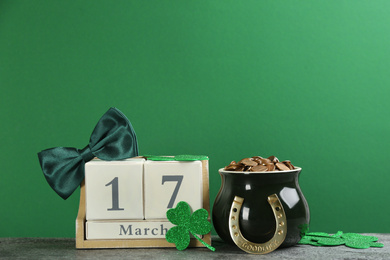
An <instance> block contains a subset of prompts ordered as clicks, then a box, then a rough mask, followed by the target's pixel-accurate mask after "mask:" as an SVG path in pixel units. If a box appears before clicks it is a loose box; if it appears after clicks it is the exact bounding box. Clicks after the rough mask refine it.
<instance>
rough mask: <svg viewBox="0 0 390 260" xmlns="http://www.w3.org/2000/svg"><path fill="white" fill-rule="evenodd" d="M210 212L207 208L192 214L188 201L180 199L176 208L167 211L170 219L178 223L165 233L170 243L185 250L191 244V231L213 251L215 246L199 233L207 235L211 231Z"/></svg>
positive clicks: (173, 222)
mask: <svg viewBox="0 0 390 260" xmlns="http://www.w3.org/2000/svg"><path fill="white" fill-rule="evenodd" d="M208 216H209V213H208V212H207V210H205V209H198V210H196V211H195V212H194V213H193V214H192V215H191V208H190V206H189V205H188V203H187V202H184V201H180V202H179V203H177V205H176V208H172V209H169V210H168V211H167V218H168V220H169V221H170V222H171V223H172V224H174V225H176V226H174V227H172V228H171V229H169V230H168V232H167V234H166V235H165V238H166V240H167V241H168V242H169V243H174V244H175V245H176V248H177V249H178V250H184V249H186V248H187V247H188V245H189V244H190V233H191V234H192V235H193V236H194V237H195V238H196V239H197V240H199V241H200V242H201V243H202V244H203V245H205V246H206V247H207V248H208V249H210V250H211V251H215V248H214V247H212V246H210V245H208V244H207V243H205V242H204V241H203V240H201V239H200V238H199V237H198V236H197V235H206V234H207V233H209V232H210V231H211V224H210V222H209V221H207V218H208Z"/></svg>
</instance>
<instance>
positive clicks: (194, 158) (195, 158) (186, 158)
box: [144, 154, 209, 161]
mask: <svg viewBox="0 0 390 260" xmlns="http://www.w3.org/2000/svg"><path fill="white" fill-rule="evenodd" d="M144 157H145V158H146V159H148V160H151V161H200V160H208V159H209V157H207V156H206V155H189V154H182V155H176V156H160V155H144Z"/></svg>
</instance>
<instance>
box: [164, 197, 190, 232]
mask: <svg viewBox="0 0 390 260" xmlns="http://www.w3.org/2000/svg"><path fill="white" fill-rule="evenodd" d="M167 218H168V220H169V221H170V222H171V223H172V224H175V225H183V226H185V225H187V222H188V221H189V220H190V218H191V208H190V206H189V205H188V204H187V203H185V202H184V201H181V202H179V203H177V205H176V208H174V209H169V210H168V211H167Z"/></svg>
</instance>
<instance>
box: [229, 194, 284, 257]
mask: <svg viewBox="0 0 390 260" xmlns="http://www.w3.org/2000/svg"><path fill="white" fill-rule="evenodd" d="M243 202H244V199H243V198H241V197H238V196H235V197H234V201H233V203H232V207H231V209H230V215H229V231H230V236H231V237H232V239H233V241H234V243H235V244H236V245H237V246H238V247H239V248H240V249H241V250H243V251H245V252H247V253H251V254H259V255H262V254H267V253H270V252H272V251H274V250H275V249H276V248H278V247H279V246H280V245H281V244H282V243H283V241H284V239H285V238H286V234H287V220H286V214H285V212H284V209H283V206H282V203H281V202H280V200H279V198H278V196H277V195H276V194H272V195H270V196H268V203H269V204H270V205H271V208H272V211H273V212H274V215H275V221H276V230H275V234H274V236H273V237H272V238H271V239H270V240H269V241H267V242H265V243H253V242H250V241H248V240H247V239H246V238H245V237H244V236H243V235H242V234H241V230H240V223H239V216H240V211H241V206H242V203H243Z"/></svg>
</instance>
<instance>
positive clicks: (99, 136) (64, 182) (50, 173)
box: [38, 108, 138, 199]
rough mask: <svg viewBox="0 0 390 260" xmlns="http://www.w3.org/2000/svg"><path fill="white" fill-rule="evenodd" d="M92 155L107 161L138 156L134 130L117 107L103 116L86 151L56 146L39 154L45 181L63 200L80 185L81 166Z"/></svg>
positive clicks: (91, 157)
mask: <svg viewBox="0 0 390 260" xmlns="http://www.w3.org/2000/svg"><path fill="white" fill-rule="evenodd" d="M95 156H96V157H98V158H99V159H102V160H106V161H113V160H121V159H126V158H130V157H134V156H138V143H137V137H136V134H135V131H134V129H133V127H132V125H131V123H130V121H129V120H128V119H127V118H126V116H125V115H124V114H123V113H122V112H121V111H119V110H118V109H116V108H110V109H109V110H108V111H107V112H106V113H105V114H104V115H103V116H102V118H101V119H100V120H99V122H98V123H97V125H96V126H95V129H94V130H93V131H92V134H91V138H90V140H89V144H88V145H87V146H86V147H85V148H83V149H81V150H80V149H77V148H70V147H56V148H51V149H47V150H43V151H41V152H40V153H38V158H39V162H40V164H41V168H42V171H43V174H44V176H45V177H46V180H47V182H48V183H49V185H50V186H51V187H52V188H53V190H54V191H55V192H57V194H58V195H60V196H61V197H62V198H63V199H67V198H68V197H69V196H70V195H71V194H72V193H73V192H74V191H75V190H76V189H77V187H78V186H79V185H80V184H81V182H82V181H83V179H84V165H85V163H86V162H88V161H90V160H92V159H93V158H94V157H95Z"/></svg>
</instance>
